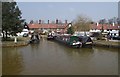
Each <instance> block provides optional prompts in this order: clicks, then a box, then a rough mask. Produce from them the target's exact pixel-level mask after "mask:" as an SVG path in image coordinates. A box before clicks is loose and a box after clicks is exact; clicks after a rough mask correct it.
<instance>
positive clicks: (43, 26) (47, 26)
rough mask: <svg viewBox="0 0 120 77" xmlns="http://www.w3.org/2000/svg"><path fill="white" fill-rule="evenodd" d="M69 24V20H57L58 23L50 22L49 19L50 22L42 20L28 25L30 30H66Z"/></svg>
mask: <svg viewBox="0 0 120 77" xmlns="http://www.w3.org/2000/svg"><path fill="white" fill-rule="evenodd" d="M68 24H69V23H67V21H65V23H58V20H56V23H49V20H48V23H41V21H39V23H32V24H28V27H29V29H30V31H35V30H39V31H43V32H48V31H55V32H65V31H66V28H67V26H68Z"/></svg>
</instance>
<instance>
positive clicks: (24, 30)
mask: <svg viewBox="0 0 120 77" xmlns="http://www.w3.org/2000/svg"><path fill="white" fill-rule="evenodd" d="M26 34H29V30H28V29H23V31H22V32H21V33H20V36H24V35H26Z"/></svg>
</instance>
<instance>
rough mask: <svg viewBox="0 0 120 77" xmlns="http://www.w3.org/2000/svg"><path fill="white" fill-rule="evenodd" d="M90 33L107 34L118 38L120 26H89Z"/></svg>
mask: <svg viewBox="0 0 120 77" xmlns="http://www.w3.org/2000/svg"><path fill="white" fill-rule="evenodd" d="M90 27H91V29H90V32H101V31H102V29H103V32H105V33H109V34H110V35H111V36H119V31H120V26H119V25H118V24H114V23H113V24H98V23H97V24H91V26H90Z"/></svg>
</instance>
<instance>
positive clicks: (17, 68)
mask: <svg viewBox="0 0 120 77" xmlns="http://www.w3.org/2000/svg"><path fill="white" fill-rule="evenodd" d="M2 73H3V75H117V74H118V50H117V49H113V48H101V47H92V48H79V49H76V48H70V47H67V46H65V45H62V44H59V43H57V42H54V41H47V40H46V39H42V40H41V42H40V44H30V45H28V46H24V47H8V48H3V49H2Z"/></svg>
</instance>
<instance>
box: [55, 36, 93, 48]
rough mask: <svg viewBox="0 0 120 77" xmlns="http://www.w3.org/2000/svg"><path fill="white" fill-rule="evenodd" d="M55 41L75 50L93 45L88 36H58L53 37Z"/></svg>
mask: <svg viewBox="0 0 120 77" xmlns="http://www.w3.org/2000/svg"><path fill="white" fill-rule="evenodd" d="M55 40H57V41H59V42H61V43H64V44H66V45H69V46H71V47H76V48H80V47H86V46H92V43H93V42H92V40H91V38H90V37H88V36H71V35H68V36H64V35H59V36H56V37H55Z"/></svg>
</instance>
